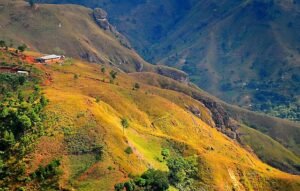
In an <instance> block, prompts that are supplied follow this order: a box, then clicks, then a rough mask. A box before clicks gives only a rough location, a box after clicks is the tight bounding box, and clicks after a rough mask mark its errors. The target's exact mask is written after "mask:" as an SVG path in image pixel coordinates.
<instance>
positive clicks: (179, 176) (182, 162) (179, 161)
mask: <svg viewBox="0 0 300 191" xmlns="http://www.w3.org/2000/svg"><path fill="white" fill-rule="evenodd" d="M167 166H168V168H169V180H170V183H171V184H173V185H174V186H175V187H177V188H179V189H182V188H186V189H187V188H190V187H191V186H192V185H193V182H194V180H195V179H198V162H197V160H196V158H195V157H190V158H183V157H177V158H170V159H168V161H167Z"/></svg>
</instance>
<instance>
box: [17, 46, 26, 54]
mask: <svg viewBox="0 0 300 191" xmlns="http://www.w3.org/2000/svg"><path fill="white" fill-rule="evenodd" d="M26 49H27V45H26V44H23V45H20V46H18V50H19V51H20V52H24V51H25V50H26Z"/></svg>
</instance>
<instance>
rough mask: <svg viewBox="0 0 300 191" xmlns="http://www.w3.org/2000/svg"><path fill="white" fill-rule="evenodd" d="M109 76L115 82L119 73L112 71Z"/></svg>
mask: <svg viewBox="0 0 300 191" xmlns="http://www.w3.org/2000/svg"><path fill="white" fill-rule="evenodd" d="M109 74H110V77H111V78H112V79H113V80H114V79H116V78H117V75H118V72H116V71H114V70H112V71H110V73H109Z"/></svg>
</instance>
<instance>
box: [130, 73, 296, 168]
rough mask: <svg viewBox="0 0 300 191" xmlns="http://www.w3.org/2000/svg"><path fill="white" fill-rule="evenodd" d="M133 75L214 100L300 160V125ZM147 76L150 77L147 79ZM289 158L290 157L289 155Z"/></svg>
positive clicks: (166, 81) (172, 83)
mask: <svg viewBox="0 0 300 191" xmlns="http://www.w3.org/2000/svg"><path fill="white" fill-rule="evenodd" d="M132 75H133V76H135V78H137V79H138V80H141V81H143V82H144V83H147V84H151V85H153V86H157V87H161V88H164V89H171V90H175V91H178V92H182V93H184V94H186V95H189V96H192V97H194V98H196V99H197V98H201V99H204V100H207V99H212V100H214V101H216V102H217V103H220V104H221V105H223V107H224V108H225V110H226V111H227V112H228V113H229V115H230V116H231V117H232V118H233V119H235V120H237V121H239V122H240V123H241V124H247V125H248V126H250V127H252V128H255V129H257V130H258V131H260V132H263V133H265V134H267V135H269V136H270V137H272V139H274V140H276V141H278V142H279V143H280V144H281V146H280V148H278V150H282V148H283V146H284V147H285V149H284V150H285V151H284V152H286V149H288V150H289V151H292V152H293V153H295V154H296V156H297V160H296V161H298V160H299V157H298V156H299V132H300V126H299V124H297V123H294V122H290V121H287V120H282V119H278V118H274V117H269V116H266V115H263V114H258V113H254V112H251V111H248V110H245V109H241V108H239V107H235V106H232V105H229V104H226V103H224V102H222V101H220V100H218V99H217V98H214V97H212V96H211V95H209V94H207V93H206V92H203V91H201V90H200V89H198V88H195V87H192V86H191V87H187V86H185V85H183V84H180V83H178V82H176V81H174V80H172V79H168V78H165V77H159V76H157V75H155V74H151V73H147V74H140V73H135V74H132ZM145 75H146V76H148V77H145ZM252 135H253V136H254V137H253V139H255V136H257V135H255V134H254V133H252ZM267 142H268V141H267ZM252 143H253V145H252V146H256V147H258V146H260V145H262V144H265V143H264V142H263V141H262V142H256V143H255V145H254V142H252ZM282 145H283V146H282ZM250 146H251V145H250ZM254 151H256V150H254ZM258 154H259V153H258ZM260 154H261V153H260ZM260 154H259V155H260ZM269 154H272V153H269ZM265 155H268V154H265ZM287 156H289V155H287ZM294 156H295V155H293V157H294ZM269 157H270V158H272V159H273V160H274V161H276V162H279V163H281V162H283V161H280V160H278V159H279V158H278V157H277V156H276V155H269ZM293 157H292V158H290V160H289V161H294V159H293ZM262 158H263V157H262ZM269 161H270V160H269ZM291 164H295V163H294V162H291ZM296 164H297V163H296ZM298 164H299V163H298ZM277 166H278V165H277ZM283 169H286V168H283ZM286 170H287V169H286ZM290 170H292V171H294V170H295V168H294V167H293V168H292V169H290Z"/></svg>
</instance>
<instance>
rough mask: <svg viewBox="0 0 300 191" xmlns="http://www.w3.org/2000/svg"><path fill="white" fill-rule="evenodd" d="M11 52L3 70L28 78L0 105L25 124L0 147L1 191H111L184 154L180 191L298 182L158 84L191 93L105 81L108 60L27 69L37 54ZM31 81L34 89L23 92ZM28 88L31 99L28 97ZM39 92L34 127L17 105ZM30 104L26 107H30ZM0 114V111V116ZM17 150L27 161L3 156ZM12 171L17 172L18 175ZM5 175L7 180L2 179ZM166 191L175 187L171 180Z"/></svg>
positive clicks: (142, 79)
mask: <svg viewBox="0 0 300 191" xmlns="http://www.w3.org/2000/svg"><path fill="white" fill-rule="evenodd" d="M14 52H15V51H6V50H1V57H2V60H5V63H6V67H10V66H13V67H14V68H17V67H22V69H23V70H28V71H30V75H29V76H28V77H25V79H26V80H25V84H23V85H22V83H21V84H20V86H19V87H18V86H17V85H16V84H14V85H15V86H14V87H15V88H13V89H11V90H5V91H10V92H11V93H12V92H14V91H17V92H18V93H15V94H10V95H11V96H14V95H17V94H19V95H21V94H20V93H22V92H24V97H23V98H21V97H20V96H18V97H10V99H9V100H10V102H6V100H7V98H6V99H2V98H3V97H2V96H5V94H1V102H0V103H1V107H3V106H5V107H8V108H9V109H8V110H10V109H11V107H14V108H15V109H18V110H21V111H23V112H22V113H20V115H21V116H22V117H18V118H17V119H18V120H20V122H22V119H23V118H25V117H24V116H28V119H27V120H29V121H31V123H24V125H25V124H29V126H27V134H25V135H23V136H24V137H23V138H22V135H19V136H21V137H20V138H19V136H17V135H18V134H17V132H18V131H20V129H18V130H16V131H12V132H13V134H14V136H13V137H15V138H14V143H15V145H13V146H10V147H8V148H9V151H10V152H4V153H5V155H4V156H5V157H3V155H2V154H1V162H2V164H4V165H5V168H2V167H1V168H2V169H1V172H0V175H1V177H4V178H2V179H1V180H0V184H1V187H2V188H5V187H8V188H9V190H20V189H23V190H24V189H26V190H113V189H114V185H115V184H116V183H119V182H124V181H128V180H130V179H131V178H132V177H137V176H139V175H140V174H142V173H143V172H144V171H146V170H147V169H149V168H154V169H159V170H161V171H167V170H168V168H167V165H170V162H169V159H170V160H175V161H177V160H180V157H189V158H187V159H185V160H187V161H190V160H191V157H192V158H194V159H195V164H196V166H195V167H194V168H196V172H197V173H196V174H195V175H193V176H192V177H190V176H187V177H186V178H188V179H185V180H186V181H190V184H189V185H187V187H185V188H184V190H185V189H187V188H190V189H196V190H199V189H204V190H226V189H228V188H229V189H237V190H270V191H271V190H272V191H273V190H281V191H282V190H286V191H292V190H295V191H296V190H299V183H300V178H299V176H295V175H291V174H287V173H283V172H281V171H279V170H277V169H275V168H273V167H270V166H268V165H266V164H264V163H262V162H261V161H260V160H259V159H258V158H257V157H256V156H255V155H254V154H253V153H252V152H251V151H249V150H247V149H246V147H243V146H241V145H240V144H238V143H237V142H236V141H234V140H232V139H230V138H228V137H227V136H226V135H224V134H223V133H221V132H220V131H219V130H218V129H217V128H216V127H215V125H216V124H215V119H214V116H213V115H214V114H213V112H214V111H212V110H210V109H209V108H208V107H206V106H205V104H204V103H203V102H200V101H199V100H196V99H194V98H193V97H191V96H189V95H187V94H185V93H181V92H180V91H173V90H169V89H168V88H165V89H164V88H160V87H159V86H160V85H162V84H161V83H163V84H164V85H165V87H167V86H172V87H174V86H176V85H177V86H179V87H178V88H180V87H182V88H186V89H187V90H190V91H195V92H198V91H199V90H196V89H194V88H191V87H188V86H186V85H184V84H181V83H179V82H177V81H174V80H172V79H170V78H166V77H164V76H160V75H158V74H155V73H148V72H146V73H143V72H141V73H132V74H127V73H118V74H117V75H116V76H115V77H114V78H112V72H111V71H116V70H117V68H115V67H113V66H110V64H109V63H105V64H102V65H99V64H91V63H87V62H84V61H80V60H76V59H73V60H66V61H65V62H61V63H52V64H48V65H41V64H35V63H33V62H32V60H33V58H34V57H37V56H39V55H40V54H39V53H36V52H27V53H25V55H23V54H20V53H19V54H16V53H14ZM9 60H10V61H13V62H14V63H13V65H12V63H11V62H9ZM101 68H105V70H102V69H101ZM4 76H7V77H8V76H10V77H11V78H13V76H14V77H17V76H16V75H15V74H5V73H0V79H1V84H2V85H4V84H6V83H8V84H9V83H11V81H5V78H3V77H4ZM34 78H38V80H34ZM32 83H33V85H34V86H33V88H34V90H31V89H30V88H31V87H32V86H31V85H30V84H32ZM136 83H138V84H139V86H137V85H135V84H136ZM37 84H39V85H40V86H41V88H40V89H39V88H38V87H37ZM5 87H6V88H7V87H8V86H4V88H5ZM29 91H30V92H33V93H32V94H28V93H29ZM198 93H199V94H202V93H201V92H200V91H199V92H198ZM40 94H42V95H43V96H44V97H45V98H41V99H40V102H41V104H42V106H43V107H42V108H43V109H42V110H39V111H40V112H42V114H39V115H41V117H40V118H39V120H40V122H39V123H38V124H39V126H40V127H41V126H43V128H37V129H35V126H33V124H35V122H34V121H35V120H37V119H36V118H37V116H36V115H37V113H36V114H35V115H32V114H31V112H32V111H31V112H30V108H28V107H26V105H27V104H30V103H31V101H30V100H32V99H34V97H37V96H38V95H40ZM8 96H9V95H8ZM27 96H29V97H28V99H27ZM4 98H5V97H4ZM14 99H15V101H17V100H19V99H20V100H21V103H22V104H20V105H19V104H16V105H15V104H12V103H15V101H13V100H14ZM44 99H47V101H42V100H44ZM25 100H26V101H25ZM38 100H39V99H38ZM43 103H44V104H43ZM3 104H4V105H3ZM32 104H33V105H34V109H36V108H35V107H37V106H38V105H36V104H37V101H34V102H33V103H32ZM19 107H20V108H19ZM25 108H28V109H29V110H28V112H29V113H27V110H25ZM1 111H2V112H1V115H0V117H1V119H2V118H3V116H4V114H5V112H4V113H3V111H4V110H1ZM5 111H6V109H5ZM25 111H26V112H25ZM36 112H37V111H36ZM11 114H12V113H11ZM9 115H10V113H8V114H6V119H7V117H8V116H9ZM123 121H126V122H123ZM2 123H5V121H1V124H2ZM22 124H23V123H22ZM30 124H32V126H31V125H30ZM124 124H127V125H126V126H125V125H124ZM19 127H21V126H19ZM31 128H34V129H35V130H34V131H31ZM245 128H246V129H249V128H248V127H245ZM39 131H40V132H41V133H39ZM249 131H250V130H249ZM251 131H252V130H251ZM244 133H245V132H244ZM254 134H255V133H254ZM249 136H251V134H249ZM10 137H12V135H10ZM25 137H26V138H27V139H28V138H30V140H31V141H33V142H31V144H32V146H30V147H29V145H28V141H27V139H26V138H25ZM267 139H270V138H267ZM5 140H10V139H9V138H6V139H5ZM3 143H4V139H1V144H0V145H1V146H0V148H1V150H2V149H3V148H6V147H7V146H6V147H4V146H3ZM23 144H27V147H28V148H31V149H29V150H26V148H24V151H23V152H25V153H27V155H25V156H24V155H21V152H17V153H16V154H15V155H13V152H15V151H18V149H21V150H22V147H20V148H19V145H23ZM273 144H274V148H275V149H277V148H281V146H277V144H278V145H279V143H276V142H275V143H274V141H273V142H272V141H271V145H273ZM33 146H34V147H33ZM283 149H284V148H283ZM162 151H165V152H162ZM11 152H12V153H11ZM162 153H169V154H164V155H163V154H162ZM281 154H285V153H284V152H283V153H281ZM287 154H290V153H289V152H288V153H287ZM2 157H3V158H2ZM6 157H8V159H7V158H6ZM165 157H166V158H165ZM178 157H179V159H178ZM286 157H289V156H288V155H287V156H286ZM168 158H169V159H168ZM16 167H17V170H16ZM21 167H22V168H23V169H25V170H23V171H19V170H18V169H19V168H21ZM7 169H9V170H10V173H7V174H6V173H5V172H6V171H7ZM181 170H182V169H181ZM194 170H195V169H194ZM12 175H14V177H12ZM179 175H180V174H178V176H179ZM181 176H182V175H181ZM155 181H158V180H156V179H155ZM178 181H179V180H178ZM128 184H129V183H127V185H128ZM131 184H133V183H131ZM136 184H137V185H140V184H139V183H138V182H136ZM125 185H126V184H125ZM170 190H183V189H181V187H180V185H179V184H176V183H174V182H171V187H170Z"/></svg>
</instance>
